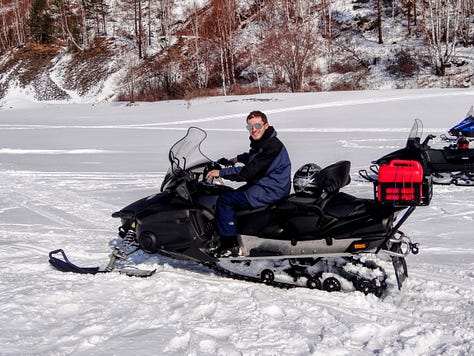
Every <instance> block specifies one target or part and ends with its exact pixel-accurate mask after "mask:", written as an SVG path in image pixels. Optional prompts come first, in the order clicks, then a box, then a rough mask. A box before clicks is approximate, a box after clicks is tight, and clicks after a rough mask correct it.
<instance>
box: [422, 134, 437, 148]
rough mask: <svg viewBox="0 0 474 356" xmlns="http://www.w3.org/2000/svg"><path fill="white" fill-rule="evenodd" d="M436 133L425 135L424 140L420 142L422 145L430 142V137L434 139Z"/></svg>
mask: <svg viewBox="0 0 474 356" xmlns="http://www.w3.org/2000/svg"><path fill="white" fill-rule="evenodd" d="M435 137H436V135H433V134H429V135H428V136H426V137H425V140H424V141H423V143H422V146H423V147H425V146H427V145H428V142H430V141H431V140H432V139H434V138H435Z"/></svg>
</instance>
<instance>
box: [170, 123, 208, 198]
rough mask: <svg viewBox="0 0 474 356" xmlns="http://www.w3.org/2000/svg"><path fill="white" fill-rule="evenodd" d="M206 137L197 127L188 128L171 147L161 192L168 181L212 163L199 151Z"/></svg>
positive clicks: (204, 132)
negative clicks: (197, 167)
mask: <svg viewBox="0 0 474 356" xmlns="http://www.w3.org/2000/svg"><path fill="white" fill-rule="evenodd" d="M206 137H207V133H206V131H204V130H202V129H200V128H198V127H190V128H189V129H188V131H187V133H186V135H185V136H184V137H183V138H182V139H180V140H179V141H177V142H176V143H175V144H174V145H173V146H172V147H171V149H170V151H169V154H168V158H169V161H170V168H169V169H168V172H167V173H166V176H165V179H164V181H163V183H162V190H163V189H164V187H165V186H167V185H168V183H170V181H173V180H174V179H175V178H176V177H179V176H182V174H183V173H184V172H185V171H186V170H189V169H191V168H193V167H196V166H202V165H205V164H206V163H209V162H212V160H211V159H210V158H208V157H207V156H206V155H204V154H203V153H202V151H201V144H202V142H204V140H205V139H206Z"/></svg>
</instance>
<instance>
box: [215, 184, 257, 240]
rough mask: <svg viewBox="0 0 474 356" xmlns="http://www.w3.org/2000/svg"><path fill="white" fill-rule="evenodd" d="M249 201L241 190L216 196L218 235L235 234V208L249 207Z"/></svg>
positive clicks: (243, 208)
mask: <svg viewBox="0 0 474 356" xmlns="http://www.w3.org/2000/svg"><path fill="white" fill-rule="evenodd" d="M250 208H251V206H250V203H249V201H248V200H247V197H246V196H245V194H244V193H243V192H241V191H234V192H225V193H222V194H221V195H220V196H219V198H217V204H216V218H217V232H218V233H219V235H220V236H235V235H237V216H236V214H235V212H236V210H245V209H250Z"/></svg>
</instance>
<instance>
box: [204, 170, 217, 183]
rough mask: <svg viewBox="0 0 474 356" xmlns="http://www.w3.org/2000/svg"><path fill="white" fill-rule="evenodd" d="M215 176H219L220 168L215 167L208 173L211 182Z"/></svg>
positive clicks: (207, 176) (207, 178)
mask: <svg viewBox="0 0 474 356" xmlns="http://www.w3.org/2000/svg"><path fill="white" fill-rule="evenodd" d="M214 178H219V170H218V169H213V170H211V171H209V172H207V174H206V181H207V182H209V183H211V182H212V181H213V179H214Z"/></svg>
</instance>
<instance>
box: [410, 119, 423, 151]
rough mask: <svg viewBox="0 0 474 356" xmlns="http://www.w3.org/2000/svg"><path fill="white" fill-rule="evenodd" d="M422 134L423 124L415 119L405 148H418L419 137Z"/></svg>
mask: <svg viewBox="0 0 474 356" xmlns="http://www.w3.org/2000/svg"><path fill="white" fill-rule="evenodd" d="M422 134H423V123H422V122H421V120H420V119H415V122H414V123H413V126H412V127H411V130H410V133H409V134H408V139H407V148H408V147H410V148H418V147H420V141H421V135H422Z"/></svg>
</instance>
